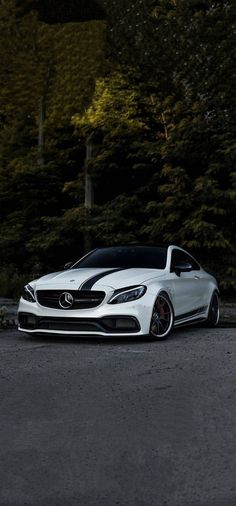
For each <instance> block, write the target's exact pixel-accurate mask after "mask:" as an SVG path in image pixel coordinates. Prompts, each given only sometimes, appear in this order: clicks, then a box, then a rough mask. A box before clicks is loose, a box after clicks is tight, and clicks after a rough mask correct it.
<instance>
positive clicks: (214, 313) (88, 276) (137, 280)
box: [18, 245, 219, 340]
mask: <svg viewBox="0 0 236 506" xmlns="http://www.w3.org/2000/svg"><path fill="white" fill-rule="evenodd" d="M18 321H19V330H20V331H22V332H26V333H28V334H36V335H40V334H41V335H42V334H51V335H55V334H62V335H67V336H70V335H77V336H115V337H121V336H127V335H129V336H149V337H151V338H152V339H157V340H161V339H165V338H166V337H167V336H168V334H169V333H170V332H171V330H172V328H173V327H177V326H179V325H187V324H193V323H198V322H205V323H206V324H207V325H209V326H212V327H215V326H216V325H217V324H218V321H219V289H218V285H217V282H216V280H215V278H214V277H213V276H211V275H210V274H208V273H207V272H205V271H204V270H203V269H202V267H201V266H200V265H199V263H198V262H197V261H196V260H195V259H194V258H193V257H192V256H191V255H190V254H189V253H187V252H186V251H184V250H183V249H182V248H179V247H177V246H173V245H172V246H143V245H137V246H115V247H108V248H98V249H95V250H93V251H91V252H90V253H88V254H87V255H85V256H84V257H83V258H82V259H81V260H79V261H78V262H76V263H75V264H73V265H70V266H69V265H68V264H67V266H66V270H64V271H62V272H56V273H53V274H47V275H46V276H43V277H42V278H40V279H37V280H35V281H32V282H31V283H29V284H28V285H26V286H25V287H24V291H23V294H22V297H21V299H20V303H19V311H18Z"/></svg>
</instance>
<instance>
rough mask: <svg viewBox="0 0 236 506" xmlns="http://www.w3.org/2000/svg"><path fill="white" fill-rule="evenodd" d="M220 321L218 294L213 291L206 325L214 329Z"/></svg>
mask: <svg viewBox="0 0 236 506" xmlns="http://www.w3.org/2000/svg"><path fill="white" fill-rule="evenodd" d="M219 319H220V298H219V293H218V292H217V291H216V290H215V291H214V292H213V294H212V297H211V302H210V305H209V310H208V316H207V324H208V326H209V327H216V326H217V325H218V323H219Z"/></svg>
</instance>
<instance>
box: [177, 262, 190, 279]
mask: <svg viewBox="0 0 236 506" xmlns="http://www.w3.org/2000/svg"><path fill="white" fill-rule="evenodd" d="M192 270H193V266H192V265H191V264H189V263H187V262H179V263H178V264H176V265H174V267H173V271H174V272H175V274H176V275H177V276H180V274H181V272H190V271H192Z"/></svg>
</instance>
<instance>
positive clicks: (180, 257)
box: [170, 249, 200, 272]
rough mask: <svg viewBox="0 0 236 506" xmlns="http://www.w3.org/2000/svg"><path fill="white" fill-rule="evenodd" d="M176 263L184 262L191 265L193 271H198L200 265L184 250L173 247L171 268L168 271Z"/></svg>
mask: <svg viewBox="0 0 236 506" xmlns="http://www.w3.org/2000/svg"><path fill="white" fill-rule="evenodd" d="M178 263H186V264H191V265H192V268H193V269H192V270H193V271H199V270H200V265H199V264H198V263H197V262H196V260H194V258H192V257H191V256H190V255H188V254H187V253H185V252H184V251H181V250H179V249H174V250H173V251H172V257H171V268H170V272H173V270H174V266H175V265H177V264H178Z"/></svg>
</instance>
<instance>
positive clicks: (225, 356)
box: [0, 328, 236, 506]
mask: <svg viewBox="0 0 236 506" xmlns="http://www.w3.org/2000/svg"><path fill="white" fill-rule="evenodd" d="M235 351H236V329H233V328H232V329H230V328H228V329H223V328H221V329H217V330H205V329H201V328H194V329H182V330H178V331H176V332H174V333H173V335H172V337H171V339H169V340H168V341H165V342H160V343H155V342H154V343H152V342H144V341H138V340H133V341H131V340H127V341H118V340H116V341H114V340H111V341H109V340H106V341H105V340H101V341H98V340H90V341H89V340H82V341H81V340H80V341H79V340H76V339H69V340H67V339H60V338H57V339H53V340H52V339H49V338H48V339H47V338H40V339H32V338H30V337H27V336H26V335H24V334H18V333H17V332H16V331H1V332H0V359H1V362H0V367H1V369H0V378H1V379H0V421H1V427H0V505H1V506H10V505H11V506H23V505H24V506H75V505H76V506H116V505H120V506H235V505H236V479H235V478H236V437H235V436H236V423H235V422H236V403H235V398H236V394H235V391H236V379H235V361H236V360H235V357H236V354H235Z"/></svg>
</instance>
